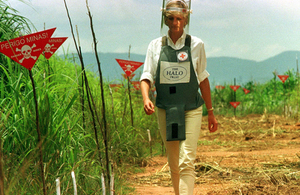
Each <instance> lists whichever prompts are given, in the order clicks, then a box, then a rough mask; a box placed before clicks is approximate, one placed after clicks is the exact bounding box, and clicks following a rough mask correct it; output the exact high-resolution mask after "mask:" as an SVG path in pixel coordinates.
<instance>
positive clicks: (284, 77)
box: [277, 75, 289, 83]
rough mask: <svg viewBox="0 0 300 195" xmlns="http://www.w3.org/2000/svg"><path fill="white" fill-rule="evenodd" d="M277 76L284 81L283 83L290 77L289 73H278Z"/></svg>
mask: <svg viewBox="0 0 300 195" xmlns="http://www.w3.org/2000/svg"><path fill="white" fill-rule="evenodd" d="M277 76H278V77H279V79H280V80H281V81H282V83H284V82H285V81H286V80H287V79H288V78H289V75H277Z"/></svg>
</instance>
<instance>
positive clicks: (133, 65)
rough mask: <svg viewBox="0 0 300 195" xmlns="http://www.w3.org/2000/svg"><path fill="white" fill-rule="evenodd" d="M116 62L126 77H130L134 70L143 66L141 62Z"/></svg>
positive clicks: (118, 60)
mask: <svg viewBox="0 0 300 195" xmlns="http://www.w3.org/2000/svg"><path fill="white" fill-rule="evenodd" d="M116 60H117V62H118V64H119V65H120V66H121V68H122V69H123V70H124V72H125V73H126V75H127V76H130V75H131V74H132V73H133V72H134V71H135V70H136V69H138V68H139V67H140V66H141V65H142V64H144V63H142V62H135V61H129V60H120V59H116Z"/></svg>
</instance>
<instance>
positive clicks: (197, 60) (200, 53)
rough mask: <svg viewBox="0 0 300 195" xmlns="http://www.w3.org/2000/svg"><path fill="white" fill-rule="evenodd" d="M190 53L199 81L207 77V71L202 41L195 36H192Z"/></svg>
mask: <svg viewBox="0 0 300 195" xmlns="http://www.w3.org/2000/svg"><path fill="white" fill-rule="evenodd" d="M191 53H192V57H193V65H194V68H195V71H196V74H197V78H198V81H199V83H200V82H202V81H203V80H204V79H206V78H207V77H209V73H208V72H207V70H206V67H207V61H206V54H205V49H204V43H203V42H202V40H201V39H199V38H197V37H194V36H193V37H192V43H191Z"/></svg>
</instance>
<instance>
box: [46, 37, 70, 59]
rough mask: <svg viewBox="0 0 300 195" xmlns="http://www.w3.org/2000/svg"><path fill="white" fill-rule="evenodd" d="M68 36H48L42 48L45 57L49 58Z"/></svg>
mask: <svg viewBox="0 0 300 195" xmlns="http://www.w3.org/2000/svg"><path fill="white" fill-rule="evenodd" d="M67 38H68V37H55V38H50V39H49V41H48V43H47V44H46V46H45V48H44V52H43V54H44V56H45V58H46V59H49V58H51V56H52V55H53V54H54V53H55V52H56V50H58V48H59V47H60V46H61V45H62V44H63V43H64V42H65V41H66V40H67Z"/></svg>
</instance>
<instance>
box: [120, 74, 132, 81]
mask: <svg viewBox="0 0 300 195" xmlns="http://www.w3.org/2000/svg"><path fill="white" fill-rule="evenodd" d="M122 76H123V77H124V79H127V78H129V80H131V79H132V78H133V77H134V76H135V74H132V75H130V76H127V74H122Z"/></svg>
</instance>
